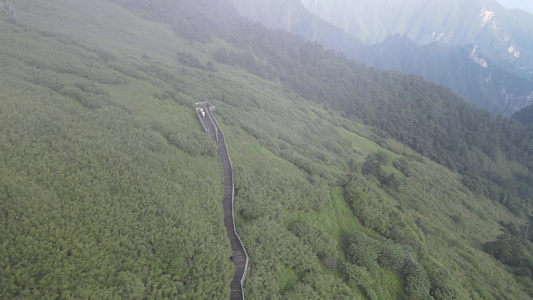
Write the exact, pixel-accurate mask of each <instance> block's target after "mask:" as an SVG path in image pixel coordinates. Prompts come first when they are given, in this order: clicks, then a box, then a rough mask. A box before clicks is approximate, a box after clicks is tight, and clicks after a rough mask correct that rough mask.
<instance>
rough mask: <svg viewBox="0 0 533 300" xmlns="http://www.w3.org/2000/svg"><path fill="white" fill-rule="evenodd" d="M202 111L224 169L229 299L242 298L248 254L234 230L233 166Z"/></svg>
mask: <svg viewBox="0 0 533 300" xmlns="http://www.w3.org/2000/svg"><path fill="white" fill-rule="evenodd" d="M203 111H204V112H205V115H204V114H202V113H201V112H200V111H199V110H198V109H197V110H196V112H197V115H198V118H199V119H200V123H201V124H202V127H203V128H204V130H205V131H206V133H208V134H209V135H210V136H211V137H212V138H213V139H214V140H215V141H216V142H217V146H218V154H219V156H220V163H221V164H222V170H223V171H224V198H223V199H222V206H223V208H224V226H225V227H226V232H227V235H228V238H229V241H230V244H231V250H232V251H233V256H232V260H233V265H234V267H235V273H234V274H233V280H232V281H231V284H230V288H231V293H230V299H231V300H237V299H244V290H243V288H242V286H243V283H244V280H245V279H246V272H247V269H248V267H249V263H250V262H249V259H248V254H247V253H246V249H244V246H243V244H242V241H241V239H240V238H239V235H238V234H237V231H236V230H235V216H234V209H233V202H234V196H235V184H234V180H233V166H232V164H231V159H230V157H229V153H228V147H227V146H226V140H225V138H224V133H223V132H222V130H221V129H220V126H219V125H218V123H217V121H216V120H215V118H214V116H213V114H212V112H211V110H210V109H208V108H207V107H205V108H204V110H203Z"/></svg>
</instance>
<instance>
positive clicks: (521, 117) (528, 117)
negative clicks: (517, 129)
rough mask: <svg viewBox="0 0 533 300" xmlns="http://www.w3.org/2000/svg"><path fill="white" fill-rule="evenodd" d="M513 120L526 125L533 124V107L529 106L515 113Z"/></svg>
mask: <svg viewBox="0 0 533 300" xmlns="http://www.w3.org/2000/svg"><path fill="white" fill-rule="evenodd" d="M512 118H513V119H516V120H518V121H520V123H522V124H524V125H529V124H533V105H529V106H527V107H524V108H522V109H521V110H519V111H517V112H515V113H514V114H513V116H512Z"/></svg>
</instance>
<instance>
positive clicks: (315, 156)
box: [0, 0, 533, 299]
mask: <svg viewBox="0 0 533 300" xmlns="http://www.w3.org/2000/svg"><path fill="white" fill-rule="evenodd" d="M228 3H229V2H226V1H219V0H217V1H207V0H204V1H185V0H181V1H164V0H162V1H156V2H154V1H150V2H148V1H133V0H132V1H125V0H116V1H92V0H90V1H87V0H84V1H81V0H80V1H78V0H70V1H66V0H52V1H46V2H42V1H28V2H21V3H15V5H16V6H17V16H18V19H16V18H14V17H12V16H10V15H9V13H7V12H6V11H0V39H1V43H0V61H1V62H2V68H1V69H0V77H1V79H2V80H0V85H1V89H0V91H1V92H0V125H1V126H0V139H1V140H0V157H1V159H0V170H1V172H0V245H1V246H2V248H1V251H0V264H1V266H2V268H0V272H1V274H0V275H1V276H0V298H7V299H11V298H15V299H16V298H19V299H35V298H82V299H90V298H91V299H92V298H103V299H144V298H154V299H159V298H173V299H174V298H177V299H219V298H220V299H224V298H228V295H229V283H230V281H231V277H232V274H233V269H232V267H231V266H232V264H231V261H230V259H229V257H230V255H231V251H230V247H229V243H228V241H227V238H226V234H225V228H224V227H223V214H222V206H221V202H220V201H221V199H222V192H223V191H222V185H221V182H222V170H221V168H220V164H219V161H218V157H217V153H216V147H215V144H214V143H213V141H211V140H210V139H209V137H208V136H207V135H205V134H204V133H203V132H202V130H201V127H200V125H199V124H198V121H197V120H196V119H195V118H196V116H195V113H194V110H193V104H194V102H197V101H204V100H209V101H211V102H213V103H214V104H215V105H216V112H215V114H216V116H217V120H218V121H219V123H220V124H221V126H222V127H223V129H224V132H225V135H226V140H227V143H228V148H229V152H230V155H231V157H232V161H233V165H234V172H235V179H236V199H235V201H236V202H235V205H236V207H235V210H236V211H235V213H236V218H237V224H236V226H237V230H238V232H239V235H240V236H241V238H242V239H243V242H244V244H245V246H246V248H247V250H248V253H249V255H250V260H251V269H250V271H249V275H248V278H247V281H246V282H245V285H244V289H245V295H246V296H247V298H250V299H280V298H286V299H358V298H365V299H366V298H367V299H391V298H396V299H416V298H419V299H430V298H434V299H449V298H457V299H465V298H472V299H476V298H485V299H491V298H495V299H528V298H530V297H531V295H532V292H531V285H532V282H533V281H532V280H531V270H533V266H532V265H531V264H530V263H529V260H530V259H531V250H530V249H531V242H529V240H528V238H529V236H527V230H526V227H525V226H523V225H524V224H527V222H528V217H529V216H530V215H531V208H532V205H531V203H530V199H531V198H530V196H531V195H533V192H532V191H531V188H530V187H529V185H528V182H531V181H530V180H531V173H530V168H531V167H532V165H531V151H532V150H533V147H531V145H532V143H531V132H530V131H529V130H528V129H526V128H524V127H523V126H521V125H520V124H518V122H513V121H511V120H509V119H507V118H504V117H501V116H500V117H498V118H495V117H492V116H491V115H490V114H488V113H486V112H483V111H480V110H477V109H475V108H474V107H473V106H471V105H468V104H466V103H464V102H463V101H462V100H461V99H459V98H457V97H456V96H454V95H453V94H452V93H451V92H450V91H449V90H447V89H444V88H442V87H439V86H436V85H433V84H428V83H426V82H425V81H423V80H421V79H420V78H417V77H414V76H405V75H401V74H397V73H393V72H385V73H382V72H378V71H376V70H373V69H369V68H367V67H364V66H362V65H360V64H357V63H354V62H351V61H348V60H347V59H346V58H344V57H343V56H341V55H339V54H337V53H334V52H332V51H325V50H324V49H322V48H321V47H320V46H318V45H316V44H307V43H305V42H304V41H302V40H301V39H298V38H295V37H294V36H291V35H288V34H285V33H281V32H277V31H271V30H267V29H265V28H263V27H262V26H260V25H258V24H254V23H250V22H247V21H245V20H243V19H241V18H240V17H239V16H238V15H237V14H236V10H235V9H234V8H233V7H232V6H231V5H230V4H228ZM205 7H209V8H210V9H207V10H206V9H205ZM176 14H178V16H179V17H173V16H175V15H176ZM491 138H492V140H491ZM524 237H526V238H524ZM506 241H510V242H509V243H506V244H505V243H504V242H506ZM505 245H513V246H515V247H514V249H517V251H515V252H514V254H516V255H514V257H515V258H516V259H515V260H509V259H508V256H506V255H503V254H505V253H503V254H502V251H503V250H505V247H504V246H505ZM489 254H490V255H489ZM528 272H529V273H528Z"/></svg>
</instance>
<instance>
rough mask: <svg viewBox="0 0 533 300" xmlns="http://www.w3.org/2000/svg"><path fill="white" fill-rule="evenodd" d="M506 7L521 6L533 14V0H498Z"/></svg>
mask: <svg viewBox="0 0 533 300" xmlns="http://www.w3.org/2000/svg"><path fill="white" fill-rule="evenodd" d="M496 1H498V3H500V4H501V5H502V6H504V7H505V8H520V9H522V10H525V11H527V12H529V13H531V14H533V1H531V0H496Z"/></svg>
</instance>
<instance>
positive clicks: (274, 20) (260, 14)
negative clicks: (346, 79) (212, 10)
mask: <svg viewBox="0 0 533 300" xmlns="http://www.w3.org/2000/svg"><path fill="white" fill-rule="evenodd" d="M233 1H234V3H235V4H236V6H237V7H238V9H239V11H240V13H241V14H243V15H244V16H247V17H250V18H252V19H254V20H256V21H259V22H261V23H263V24H264V25H266V26H268V27H271V28H279V29H283V30H286V31H289V32H292V33H295V34H298V35H300V36H302V37H303V38H304V39H306V40H309V41H317V42H320V43H322V44H324V45H325V46H326V47H327V48H332V49H335V50H337V51H340V52H343V53H345V54H346V55H347V56H348V57H349V58H352V59H355V60H358V61H361V62H363V63H365V64H368V65H370V66H373V67H376V68H379V69H393V70H397V71H400V72H404V73H412V74H416V75H419V76H422V77H424V78H425V79H427V80H429V81H433V82H436V83H439V84H442V85H445V86H447V87H449V88H451V89H452V90H453V91H454V92H455V93H457V94H459V95H461V96H462V97H464V98H465V99H466V100H467V101H468V102H470V103H472V104H475V105H477V106H478V107H481V108H485V109H487V110H489V111H491V112H493V113H504V114H506V115H511V114H513V113H514V112H516V111H517V110H519V109H520V108H522V107H525V106H527V105H528V104H531V103H533V75H532V74H531V72H530V70H532V69H533V68H532V67H531V66H530V63H531V59H528V58H527V57H529V56H530V53H529V51H526V50H523V48H524V47H522V46H519V43H518V42H516V40H520V41H521V43H520V45H522V44H523V45H525V48H528V47H529V44H530V43H531V40H533V39H531V38H528V37H527V36H528V35H530V34H529V33H528V31H527V30H525V29H524V28H527V26H526V25H521V26H514V27H512V28H511V29H509V30H507V29H501V30H499V31H498V30H495V29H494V26H496V27H497V26H499V25H498V24H500V22H502V21H501V20H507V19H509V18H511V16H514V15H517V16H519V17H518V18H516V20H514V21H513V22H511V23H512V24H519V22H518V20H522V23H523V24H529V22H530V19H533V17H531V15H529V14H527V13H525V12H523V11H519V10H505V9H504V8H503V7H502V6H500V5H499V4H497V3H495V2H494V1H468V2H464V3H463V2H461V3H462V4H461V3H456V6H453V5H451V4H449V3H445V4H443V3H442V2H443V1H438V2H435V3H433V2H432V4H427V3H426V4H424V5H422V6H420V7H421V8H420V9H419V10H417V11H408V13H407V15H413V14H415V13H423V12H424V11H430V10H431V9H434V8H435V7H440V9H441V10H443V9H445V8H450V7H452V8H454V10H452V11H450V12H449V13H447V17H443V16H440V17H435V19H439V18H440V19H441V23H440V25H438V26H440V27H442V26H444V25H449V24H456V25H455V26H456V27H451V28H452V29H449V30H448V33H446V34H445V33H443V32H441V31H437V30H436V29H434V30H432V31H431V28H432V27H431V26H430V25H432V24H433V23H435V22H433V21H431V22H430V21H429V20H425V21H424V20H415V21H412V22H406V21H405V20H404V19H408V17H406V18H400V17H399V15H400V11H401V9H402V8H403V7H402V6H401V5H393V6H390V7H389V9H388V10H386V11H383V12H378V11H375V7H378V6H377V4H372V3H374V2H372V3H370V2H369V1H362V2H361V1H359V2H358V3H357V5H360V7H363V8H368V7H370V8H368V9H362V10H360V11H358V12H356V13H355V17H352V18H351V19H350V20H351V21H350V22H352V23H350V24H351V27H350V26H348V25H347V24H348V23H346V22H347V21H346V22H345V21H343V18H347V17H346V16H347V15H349V14H350V12H351V11H352V10H354V8H353V7H347V6H349V4H347V3H344V2H343V1H340V0H337V1H333V2H331V3H330V2H327V3H326V2H324V3H322V2H321V1H318V0H317V1H313V0H301V1H300V0H277V1H266V0H263V1H253V2H249V1H245V0H233ZM381 2H383V1H377V2H376V3H378V4H379V3H381ZM418 2H420V1H418V0H411V1H410V2H409V4H410V5H411V6H413V5H414V4H417V3H418ZM456 2H457V1H456ZM474 2H475V3H474ZM438 3H440V4H441V5H440V6H438V5H437V4H438ZM328 5H329V6H328ZM469 5H470V6H469ZM479 5H481V7H482V8H483V7H484V8H485V9H484V10H483V9H481V8H480V11H479V13H478V14H475V13H474V12H473V11H474V8H475V7H477V6H479ZM326 6H327V7H326ZM374 6H375V7H374ZM306 7H307V8H310V9H311V10H312V11H314V10H317V11H318V10H320V13H319V15H320V16H326V18H325V19H326V20H328V19H333V18H332V15H333V11H335V12H336V13H338V18H336V19H335V22H332V23H333V24H330V23H328V22H325V21H324V20H323V19H321V18H320V17H319V16H317V15H315V14H313V13H311V12H310V11H309V10H307V9H306ZM343 7H346V8H345V9H344V10H343V11H342V12H340V10H341V8H343ZM487 7H489V8H490V10H489V9H487ZM326 8H329V10H327V9H326ZM459 8H463V9H462V10H463V11H464V12H459V11H458V10H460V9H459ZM467 8H469V9H467ZM403 9H404V10H407V9H406V8H403ZM362 11H364V12H365V13H363V12H362ZM482 11H485V12H486V16H485V15H484V14H483V15H482ZM493 11H494V14H493V13H492V12H493ZM496 11H497V13H496ZM328 12H329V13H330V14H332V15H331V16H327V14H328ZM393 12H395V13H393ZM387 14H388V15H387ZM435 14H437V13H433V15H435ZM440 14H441V15H442V14H443V13H442V12H441V13H440ZM466 14H470V15H471V16H473V17H472V18H474V19H475V20H466V21H465V20H462V19H461V17H460V16H461V15H466ZM363 15H364V16H363ZM424 15H429V16H431V15H432V13H427V14H425V13H424ZM500 15H501V16H503V17H501V18H500ZM380 16H381V17H384V16H386V17H387V18H388V19H391V20H387V21H384V22H377V23H379V24H372V23H376V21H375V20H373V19H372V18H379V17H380ZM425 19H429V17H426V18H425ZM376 20H378V19H376ZM401 22H404V23H406V24H403V25H401V24H400V23H401ZM358 23H361V25H360V26H359V25H358V26H359V27H357V26H356V25H354V24H358ZM381 23H385V24H381ZM389 23H390V24H396V25H395V26H393V25H390V24H389ZM407 23H409V24H410V27H409V26H408V25H409V24H407ZM415 23H416V24H415ZM387 24H389V25H387ZM435 24H436V23H435ZM475 24H478V26H477V27H476V25H475ZM495 24H496V25H495ZM334 25H338V26H341V27H342V26H344V27H345V28H347V29H348V30H350V28H351V30H352V31H354V30H355V29H354V28H356V27H357V28H359V30H362V29H361V28H362V27H361V26H363V27H365V26H366V27H368V29H367V30H365V32H367V33H368V34H371V33H372V34H373V35H375V38H374V39H371V40H369V39H368V37H366V36H365V35H362V34H361V35H359V36H357V35H354V34H353V32H351V35H350V34H347V33H346V32H345V31H343V30H342V29H341V28H339V27H336V26H334ZM378 25H379V26H381V27H382V28H381V29H379V30H378V28H377V26H378ZM400 25H401V26H400ZM438 26H437V27H438ZM450 26H451V25H450ZM491 26H492V27H491ZM388 27H394V28H395V29H394V30H385V29H384V28H388ZM478 27H479V28H481V29H480V30H479V28H478ZM489 27H490V28H489ZM402 28H404V30H400V29H402ZM407 28H411V31H409V30H407ZM423 28H425V30H423ZM435 28H436V27H435ZM453 28H455V29H453ZM463 28H470V29H466V30H464V32H462V31H463ZM498 28H499V27H498ZM370 29H372V30H370ZM415 29H417V30H415ZM441 29H442V28H441ZM454 30H455V31H454ZM476 30H477V31H476ZM428 31H431V34H429V33H428ZM450 32H451V33H450ZM509 32H514V34H511V33H509ZM516 32H519V33H520V32H522V33H523V34H522V35H520V36H519V35H518V34H517V33H516ZM386 34H389V36H387V35H386ZM402 36H403V38H402ZM511 36H512V37H513V38H512V39H511V38H510V37H511ZM514 36H518V38H514ZM358 37H359V38H362V39H363V40H364V39H365V38H366V39H367V40H366V41H367V42H368V41H378V40H380V41H381V42H379V43H377V44H375V45H373V46H367V45H365V44H364V43H363V42H362V41H361V40H359V39H358ZM474 37H479V40H477V42H468V43H467V42H462V43H457V44H454V43H455V42H456V41H459V40H460V39H461V38H464V39H465V40H467V41H470V40H471V41H475V40H476V39H475V38H474ZM501 37H503V40H502V39H501ZM382 38H383V40H381V39H382ZM506 39H507V41H506ZM492 44H494V45H495V46H493V47H492V48H491V47H488V46H487V47H484V45H489V46H490V45H492ZM529 49H530V48H529ZM511 50H512V51H511ZM517 56H518V57H517Z"/></svg>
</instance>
